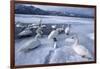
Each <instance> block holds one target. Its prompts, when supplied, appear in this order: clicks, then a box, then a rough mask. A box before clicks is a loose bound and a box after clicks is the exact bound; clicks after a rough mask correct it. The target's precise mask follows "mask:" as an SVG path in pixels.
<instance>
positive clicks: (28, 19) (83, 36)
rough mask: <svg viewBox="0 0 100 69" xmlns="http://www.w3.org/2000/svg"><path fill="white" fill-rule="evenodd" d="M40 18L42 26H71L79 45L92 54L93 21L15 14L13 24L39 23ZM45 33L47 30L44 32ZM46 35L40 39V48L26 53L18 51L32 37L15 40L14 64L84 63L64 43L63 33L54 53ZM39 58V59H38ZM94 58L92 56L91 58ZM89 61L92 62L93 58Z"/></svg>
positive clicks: (91, 19)
mask: <svg viewBox="0 0 100 69" xmlns="http://www.w3.org/2000/svg"><path fill="white" fill-rule="evenodd" d="M40 18H41V19H42V24H72V27H71V31H73V32H75V33H77V34H78V36H79V41H80V44H81V45H84V46H85V47H86V48H87V49H88V50H89V52H90V53H91V54H92V56H93V54H94V37H93V33H94V31H93V30H94V19H93V18H78V17H62V16H43V15H22V14H15V22H16V23H17V22H21V23H26V24H27V23H39V21H40ZM46 31H47V30H46ZM47 36H48V35H44V37H43V38H40V42H41V46H39V47H37V48H36V49H33V50H31V51H29V52H27V53H24V52H19V51H18V49H20V48H21V46H24V44H25V43H26V42H29V41H30V40H33V39H34V36H32V37H27V38H22V39H16V40H15V64H16V65H25V64H49V63H65V62H67V63H70V62H81V61H86V60H84V59H82V58H81V57H80V56H79V55H77V54H76V53H75V52H74V51H73V50H72V48H71V46H68V45H67V44H66V43H65V39H66V38H67V37H66V35H65V34H64V33H62V34H60V35H59V36H58V37H59V40H58V42H57V45H58V48H57V49H56V50H57V51H56V52H55V51H54V50H53V43H52V40H48V39H47ZM40 57H41V58H40ZM93 57H94V56H93ZM93 57H92V59H91V60H87V61H93V60H94V58H93Z"/></svg>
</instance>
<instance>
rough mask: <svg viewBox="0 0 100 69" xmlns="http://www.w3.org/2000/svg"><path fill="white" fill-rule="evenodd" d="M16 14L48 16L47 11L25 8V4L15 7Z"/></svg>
mask: <svg viewBox="0 0 100 69" xmlns="http://www.w3.org/2000/svg"><path fill="white" fill-rule="evenodd" d="M15 13H16V14H37V15H48V14H49V13H48V12H47V11H44V10H42V9H39V8H36V7H34V6H25V5H23V4H16V5H15Z"/></svg>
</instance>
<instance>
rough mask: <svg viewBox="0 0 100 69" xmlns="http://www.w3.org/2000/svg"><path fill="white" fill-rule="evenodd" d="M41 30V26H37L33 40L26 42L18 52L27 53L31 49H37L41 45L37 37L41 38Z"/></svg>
mask: <svg viewBox="0 0 100 69" xmlns="http://www.w3.org/2000/svg"><path fill="white" fill-rule="evenodd" d="M41 29H42V28H41V26H40V25H39V27H38V29H37V30H36V33H37V34H36V36H35V37H34V38H33V39H31V40H29V41H28V42H26V43H25V44H24V45H23V46H22V47H21V48H20V49H19V51H24V52H25V51H29V50H31V49H34V48H36V47H38V46H40V45H41V42H40V40H39V37H41V36H42V33H43V32H42V30H41Z"/></svg>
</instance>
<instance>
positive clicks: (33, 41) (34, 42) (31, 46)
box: [19, 38, 41, 52]
mask: <svg viewBox="0 0 100 69" xmlns="http://www.w3.org/2000/svg"><path fill="white" fill-rule="evenodd" d="M40 44H41V43H40V41H39V40H38V38H35V39H31V40H29V41H28V42H26V43H24V44H23V46H22V47H21V48H20V49H19V51H23V52H27V51H29V50H31V49H34V48H36V47H38V46H39V45H40Z"/></svg>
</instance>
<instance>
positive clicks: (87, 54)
mask: <svg viewBox="0 0 100 69" xmlns="http://www.w3.org/2000/svg"><path fill="white" fill-rule="evenodd" d="M72 39H74V40H75V42H74V44H73V45H72V48H73V50H74V51H75V52H76V53H77V54H78V55H80V56H81V57H82V58H86V59H88V60H89V59H92V58H91V57H92V56H91V54H90V52H89V51H88V49H87V48H85V46H83V45H80V44H79V39H78V36H77V34H75V36H74V37H72Z"/></svg>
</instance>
